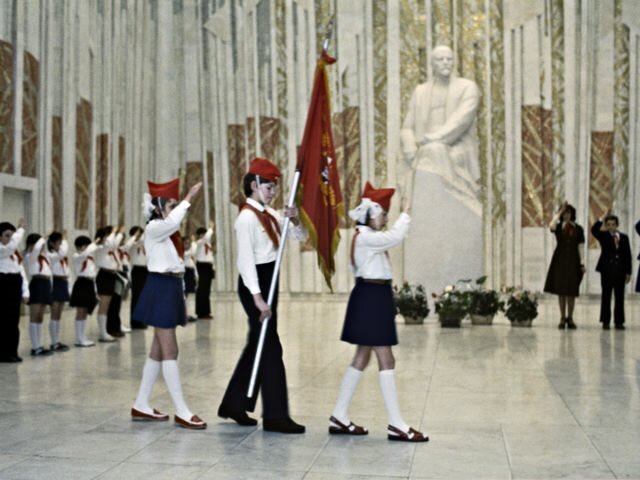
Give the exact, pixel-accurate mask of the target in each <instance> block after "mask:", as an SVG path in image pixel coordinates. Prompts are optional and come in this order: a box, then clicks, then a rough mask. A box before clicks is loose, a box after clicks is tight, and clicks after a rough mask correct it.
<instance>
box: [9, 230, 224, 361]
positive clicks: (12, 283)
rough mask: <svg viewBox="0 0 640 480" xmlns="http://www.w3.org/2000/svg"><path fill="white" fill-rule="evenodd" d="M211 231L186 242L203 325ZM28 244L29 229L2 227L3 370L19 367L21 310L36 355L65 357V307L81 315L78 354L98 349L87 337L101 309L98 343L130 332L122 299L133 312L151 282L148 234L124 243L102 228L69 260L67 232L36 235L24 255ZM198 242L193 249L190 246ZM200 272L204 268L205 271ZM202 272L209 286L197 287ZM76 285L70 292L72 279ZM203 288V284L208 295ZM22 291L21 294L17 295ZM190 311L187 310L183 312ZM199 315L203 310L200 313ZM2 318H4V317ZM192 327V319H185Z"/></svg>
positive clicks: (79, 243)
mask: <svg viewBox="0 0 640 480" xmlns="http://www.w3.org/2000/svg"><path fill="white" fill-rule="evenodd" d="M212 233H213V230H212V229H211V228H209V229H208V230H207V229H203V228H202V229H199V230H198V233H197V237H194V238H193V239H192V238H189V237H184V243H185V247H186V248H185V264H186V271H187V275H186V276H185V288H184V292H185V295H186V296H188V295H194V294H195V295H197V296H199V297H204V296H206V298H205V299H202V298H197V299H196V303H197V304H198V305H200V310H202V311H204V313H203V314H198V318H202V319H210V318H212V317H211V313H210V304H209V292H210V289H211V278H212V277H213V273H212V272H214V269H213V254H212V249H211V235H212ZM24 236H25V228H24V222H23V221H22V220H20V222H19V223H18V226H17V228H16V227H15V226H14V225H12V224H11V223H9V222H2V223H0V238H1V239H2V241H0V283H1V284H2V285H0V286H2V287H5V288H2V289H1V291H0V300H1V302H0V303H2V305H6V306H7V307H8V309H7V311H6V317H7V320H6V321H3V322H2V324H1V325H0V337H2V341H1V344H0V362H20V361H22V358H21V357H20V355H19V354H18V343H19V338H20V331H19V319H20V303H25V304H27V305H28V309H29V337H30V340H31V355H32V356H34V357H40V356H48V355H52V354H53V353H56V352H66V351H68V350H69V346H68V345H66V344H65V343H63V342H61V341H60V320H61V318H62V310H63V308H64V306H65V304H66V303H68V304H69V305H70V306H71V307H74V308H75V309H76V315H75V341H74V345H75V346H76V347H93V346H94V345H95V342H94V341H92V340H90V339H89V338H88V337H87V334H86V321H87V318H88V317H89V316H90V315H91V314H92V313H93V311H94V309H95V308H96V306H97V307H98V315H97V320H98V328H99V337H98V341H100V342H105V343H110V342H115V341H116V340H117V338H120V337H123V336H124V335H125V333H128V332H130V331H131V329H130V328H129V327H127V326H126V325H125V324H123V323H122V321H121V319H120V309H121V302H122V299H123V297H124V296H125V295H126V293H127V292H128V290H129V289H130V290H131V312H133V310H134V308H135V305H136V303H137V301H138V297H139V295H140V292H141V290H142V287H143V286H144V284H145V281H146V277H147V257H146V254H145V248H144V229H143V228H141V227H139V226H134V227H132V228H131V229H130V230H129V238H128V239H126V241H125V234H124V228H123V227H119V228H114V227H112V226H106V227H102V228H99V229H98V230H97V232H96V235H95V238H94V239H93V240H92V239H91V238H89V237H88V236H86V235H80V236H78V237H77V238H76V239H75V241H74V246H75V253H73V254H72V255H71V254H70V252H69V242H68V241H67V235H66V232H62V233H61V232H57V231H54V232H52V233H50V234H49V235H48V237H46V238H45V237H42V236H41V235H40V234H38V233H31V234H29V235H27V237H26V240H25V248H24V249H23V250H22V249H21V248H20V246H21V244H22V240H23V239H24ZM192 240H194V241H192ZM200 265H204V266H203V267H200ZM196 266H198V268H197V269H198V270H200V268H202V269H203V270H206V271H207V272H210V273H209V276H208V277H207V280H208V281H206V280H205V281H203V282H198V273H197V269H196ZM72 277H73V278H74V281H73V284H71V279H72ZM199 283H204V284H205V286H206V287H207V290H205V289H204V288H203V287H200V289H199V290H198V292H199V293H196V292H197V286H199ZM18 287H19V288H18ZM186 304H187V303H185V305H186ZM47 306H49V307H50V313H51V319H50V321H49V338H50V343H49V345H46V344H45V338H44V335H43V324H44V314H45V310H46V308H47ZM196 311H198V308H196ZM3 316H4V315H3ZM188 319H189V320H190V321H195V320H196V318H195V317H194V316H191V315H188ZM130 325H131V328H133V329H146V328H147V326H146V325H145V324H143V323H141V322H137V321H135V320H133V319H132V320H131V324H130Z"/></svg>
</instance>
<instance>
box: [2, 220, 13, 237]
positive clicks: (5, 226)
mask: <svg viewBox="0 0 640 480" xmlns="http://www.w3.org/2000/svg"><path fill="white" fill-rule="evenodd" d="M7 230H11V231H12V232H15V231H16V227H15V226H14V225H13V224H12V223H9V222H1V223H0V234H2V233H4V232H6V231H7Z"/></svg>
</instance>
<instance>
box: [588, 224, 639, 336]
mask: <svg viewBox="0 0 640 480" xmlns="http://www.w3.org/2000/svg"><path fill="white" fill-rule="evenodd" d="M618 224H619V221H618V217H616V216H615V215H611V214H610V213H609V212H607V214H606V215H605V217H604V221H603V219H602V218H600V219H598V221H597V222H596V223H594V224H593V226H592V227H591V234H592V235H593V236H594V237H596V238H597V239H598V242H600V248H601V252H600V258H599V259H598V264H597V265H596V272H600V282H601V285H602V303H601V304H600V323H602V328H603V329H605V330H609V324H610V323H611V291H613V293H614V295H615V308H614V312H613V315H614V318H613V320H614V323H615V327H616V329H618V330H624V289H625V285H626V284H627V283H629V282H630V281H631V247H630V245H629V237H628V236H627V235H625V234H624V233H622V232H619V231H618Z"/></svg>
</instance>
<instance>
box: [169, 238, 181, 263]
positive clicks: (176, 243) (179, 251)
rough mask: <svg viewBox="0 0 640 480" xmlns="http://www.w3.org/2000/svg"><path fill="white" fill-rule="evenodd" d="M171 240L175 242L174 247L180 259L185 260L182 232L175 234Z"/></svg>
mask: <svg viewBox="0 0 640 480" xmlns="http://www.w3.org/2000/svg"><path fill="white" fill-rule="evenodd" d="M169 238H170V239H171V241H172V242H173V246H174V247H176V252H178V256H179V257H180V258H184V243H182V236H181V235H180V232H174V233H173V235H171V236H170V237H169Z"/></svg>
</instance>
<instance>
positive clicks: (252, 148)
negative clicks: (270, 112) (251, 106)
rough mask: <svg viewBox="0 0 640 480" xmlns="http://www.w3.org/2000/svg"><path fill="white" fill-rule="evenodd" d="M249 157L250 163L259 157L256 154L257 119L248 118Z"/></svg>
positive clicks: (247, 157)
mask: <svg viewBox="0 0 640 480" xmlns="http://www.w3.org/2000/svg"><path fill="white" fill-rule="evenodd" d="M246 128H247V150H246V151H247V156H246V159H247V160H248V161H251V160H253V158H254V157H255V156H256V155H257V152H256V119H255V117H249V118H247V127H246Z"/></svg>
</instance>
